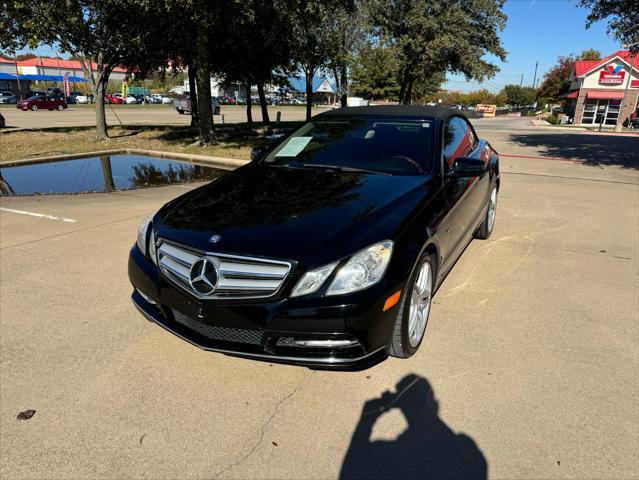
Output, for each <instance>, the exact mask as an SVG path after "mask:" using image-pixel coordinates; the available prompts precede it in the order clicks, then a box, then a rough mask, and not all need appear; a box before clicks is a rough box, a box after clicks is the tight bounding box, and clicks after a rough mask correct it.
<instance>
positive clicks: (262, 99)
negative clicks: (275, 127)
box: [257, 82, 271, 123]
mask: <svg viewBox="0 0 639 480" xmlns="http://www.w3.org/2000/svg"><path fill="white" fill-rule="evenodd" d="M257 94H258V95H259V97H260V107H261V108H262V122H264V123H271V120H270V118H269V116H268V105H267V104H266V94H265V93H264V82H257Z"/></svg>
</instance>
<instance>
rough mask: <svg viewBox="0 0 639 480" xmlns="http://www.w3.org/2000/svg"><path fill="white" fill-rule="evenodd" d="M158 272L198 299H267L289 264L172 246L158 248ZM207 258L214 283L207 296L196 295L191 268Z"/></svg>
mask: <svg viewBox="0 0 639 480" xmlns="http://www.w3.org/2000/svg"><path fill="white" fill-rule="evenodd" d="M157 255H158V265H159V266H160V271H161V272H162V273H163V274H164V275H165V276H166V277H167V278H168V279H170V280H171V281H173V283H175V284H176V285H178V286H180V287H182V288H183V289H185V290H187V291H188V292H189V293H191V294H192V295H195V296H196V297H198V298H266V297H270V296H273V295H275V293H277V291H278V290H279V289H280V287H281V286H282V283H284V279H285V278H286V276H287V275H288V273H289V271H290V270H291V264H290V263H288V262H280V261H275V260H264V259H261V258H251V257H240V256H235V255H225V254H218V253H209V252H207V253H203V252H202V253H199V252H197V251H196V250H190V249H187V248H184V247H182V246H179V245H176V244H174V243H171V242H167V241H162V240H161V243H160V245H159V247H158V248H157ZM202 258H207V259H209V260H210V261H212V262H213V264H214V265H215V269H216V273H217V281H216V285H215V289H214V291H213V292H212V293H210V294H208V295H202V294H200V293H199V292H197V291H195V290H194V289H193V287H192V286H191V283H190V281H189V279H190V272H191V267H192V266H193V264H194V263H195V262H196V261H198V260H200V259H202Z"/></svg>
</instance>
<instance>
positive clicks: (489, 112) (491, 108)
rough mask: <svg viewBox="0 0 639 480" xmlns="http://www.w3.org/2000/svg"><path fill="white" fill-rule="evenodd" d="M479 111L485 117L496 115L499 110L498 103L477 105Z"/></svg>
mask: <svg viewBox="0 0 639 480" xmlns="http://www.w3.org/2000/svg"><path fill="white" fill-rule="evenodd" d="M475 111H476V112H477V113H483V114H484V117H494V116H495V112H496V111H497V105H485V104H481V103H480V104H479V105H477V106H476V107H475Z"/></svg>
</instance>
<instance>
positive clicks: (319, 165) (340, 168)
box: [302, 163, 392, 176]
mask: <svg viewBox="0 0 639 480" xmlns="http://www.w3.org/2000/svg"><path fill="white" fill-rule="evenodd" d="M302 165H303V166H304V167H310V168H324V169H326V170H338V171H340V172H357V173H372V174H373V175H390V176H392V173H388V172H380V171H379V170H369V169H367V168H357V167H345V166H342V165H326V164H323V163H303V164H302Z"/></svg>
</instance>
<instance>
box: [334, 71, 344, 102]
mask: <svg viewBox="0 0 639 480" xmlns="http://www.w3.org/2000/svg"><path fill="white" fill-rule="evenodd" d="M333 78H334V79H335V98H337V97H339V96H340V94H341V91H342V84H341V82H340V78H339V72H338V69H337V66H333Z"/></svg>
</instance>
